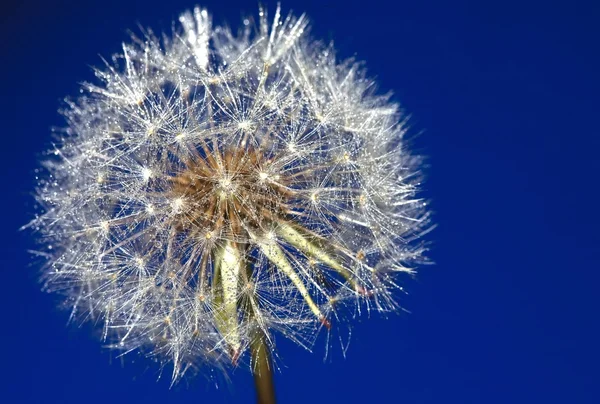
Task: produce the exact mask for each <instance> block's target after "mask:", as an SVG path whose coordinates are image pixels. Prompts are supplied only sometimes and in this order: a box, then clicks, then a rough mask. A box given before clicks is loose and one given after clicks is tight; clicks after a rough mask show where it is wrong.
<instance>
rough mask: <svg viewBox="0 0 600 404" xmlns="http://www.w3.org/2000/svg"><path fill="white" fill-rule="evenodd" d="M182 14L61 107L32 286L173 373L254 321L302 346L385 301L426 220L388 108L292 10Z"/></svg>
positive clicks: (257, 329) (257, 328) (249, 336)
mask: <svg viewBox="0 0 600 404" xmlns="http://www.w3.org/2000/svg"><path fill="white" fill-rule="evenodd" d="M179 22H180V24H181V27H180V28H176V29H175V31H174V32H173V34H172V35H163V36H162V37H161V39H158V37H156V36H155V35H154V34H153V33H152V32H151V31H147V32H145V33H144V36H143V37H142V38H137V37H133V38H132V43H131V44H125V45H124V46H123V52H122V53H121V54H118V55H115V56H114V57H113V59H112V61H110V62H106V67H105V69H103V70H97V71H96V76H97V77H98V83H96V84H91V83H87V84H84V86H83V90H82V91H83V93H84V94H83V95H82V96H81V97H80V98H78V99H77V100H75V101H70V100H69V101H67V106H66V108H65V109H64V111H63V114H64V115H65V117H66V118H67V123H68V126H67V128H66V130H65V131H64V132H61V133H59V134H58V139H57V141H56V143H55V144H56V146H54V148H53V149H52V150H51V153H50V156H49V157H48V158H47V159H46V161H45V162H44V169H43V170H40V174H39V176H38V177H39V184H38V190H37V199H38V201H39V204H40V207H41V212H40V214H39V215H38V216H37V217H36V219H35V220H33V221H32V223H31V224H30V226H31V227H32V228H35V229H36V230H38V231H39V233H40V235H41V237H40V238H41V242H42V245H43V247H44V250H43V251H41V252H40V255H41V256H43V257H45V258H47V265H46V270H45V276H44V279H45V282H46V283H45V284H46V287H47V289H48V290H52V291H58V292H61V293H63V294H64V295H65V296H66V302H67V304H68V305H69V306H70V307H71V308H72V313H73V314H72V315H73V317H74V318H82V319H95V320H96V321H100V322H101V323H103V324H104V328H103V339H104V340H106V341H107V342H108V343H109V344H110V346H112V347H114V348H116V349H120V350H125V351H126V352H130V351H136V352H144V353H147V354H148V355H149V356H151V357H153V358H156V360H157V361H160V362H161V363H162V364H165V363H172V364H173V379H174V380H177V379H179V378H180V377H181V376H182V375H183V374H184V373H185V372H186V371H187V370H188V369H191V368H194V369H195V368H198V367H201V366H202V365H204V364H206V363H209V364H210V365H211V366H213V367H214V366H216V367H218V368H223V369H225V368H227V367H228V366H230V365H231V364H237V363H239V360H240V358H243V357H244V353H245V352H246V351H247V350H248V348H249V347H250V346H251V344H252V342H253V339H254V338H256V335H261V336H266V339H267V341H268V343H269V344H271V348H274V345H273V344H274V339H273V336H274V335H275V334H279V335H283V336H285V337H286V338H289V339H291V340H293V341H295V342H297V343H298V344H299V345H301V346H303V347H305V348H307V349H311V347H312V345H313V343H314V340H315V337H316V336H317V335H318V334H319V332H321V331H322V330H323V329H325V331H326V332H327V333H332V332H338V331H339V330H343V329H345V328H346V327H348V324H347V322H346V320H347V319H351V318H353V317H355V316H358V315H360V314H362V313H363V312H364V311H367V312H391V311H396V310H398V308H399V307H398V305H397V303H396V296H395V291H396V290H398V289H402V288H401V287H400V286H399V284H398V282H399V278H398V277H397V274H398V273H412V271H413V268H414V266H415V265H416V264H418V263H422V262H424V261H425V259H424V258H423V252H424V251H425V247H424V244H423V243H422V242H420V241H418V239H420V237H421V236H422V235H423V234H424V233H425V232H426V231H427V230H428V229H429V228H430V227H431V225H430V222H429V218H428V213H427V210H426V204H425V202H424V201H423V200H421V199H420V198H418V197H417V196H416V194H417V191H418V188H419V183H420V174H419V165H420V159H419V158H418V157H417V156H414V155H412V154H410V153H409V152H408V150H407V148H406V144H405V142H404V140H403V136H404V133H405V131H406V128H405V126H406V125H405V123H406V121H405V119H404V118H403V116H402V114H401V113H400V111H399V109H398V106H397V105H395V104H393V103H390V102H389V97H388V96H382V95H377V94H376V93H375V91H374V90H373V82H372V81H370V80H369V79H367V78H366V77H365V76H364V73H363V69H362V68H361V66H360V64H358V63H356V62H354V61H352V60H348V61H343V62H339V61H336V59H335V56H334V52H333V48H332V47H331V46H330V45H324V44H322V43H320V42H317V41H313V40H310V39H309V38H308V37H307V36H306V34H305V31H306V29H307V22H306V18H305V17H304V16H301V17H299V18H296V17H294V16H293V15H289V16H287V17H286V18H282V16H281V14H280V10H279V8H278V9H277V10H276V12H275V15H274V17H273V19H272V20H271V21H269V20H267V15H266V12H265V11H264V10H262V9H261V10H260V13H259V18H258V21H256V22H255V21H254V20H253V19H246V20H244V24H243V28H242V29H241V30H240V31H239V32H238V33H237V34H233V33H232V32H231V31H230V30H229V29H228V28H225V27H213V25H212V22H211V18H210V15H209V14H208V13H207V12H206V11H205V10H201V9H199V8H196V9H195V10H194V11H193V12H187V13H184V14H183V15H182V16H181V17H180V19H179Z"/></svg>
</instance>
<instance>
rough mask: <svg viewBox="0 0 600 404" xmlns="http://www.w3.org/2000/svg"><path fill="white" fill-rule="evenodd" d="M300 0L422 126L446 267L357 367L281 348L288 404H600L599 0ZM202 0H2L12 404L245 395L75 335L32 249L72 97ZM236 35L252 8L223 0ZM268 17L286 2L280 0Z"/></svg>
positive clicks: (245, 381)
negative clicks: (106, 63)
mask: <svg viewBox="0 0 600 404" xmlns="http://www.w3.org/2000/svg"><path fill="white" fill-rule="evenodd" d="M560 3H561V2H552V1H543V2H539V3H535V2H533V1H512V0H503V1H483V2H481V1H463V0H455V1H398V2H391V1H390V2H384V1H380V0H369V1H365V2H338V3H336V2H331V1H299V0H295V1H292V0H288V1H285V2H284V4H283V8H284V11H286V12H287V11H288V10H289V9H290V8H291V9H293V10H295V11H296V12H302V11H306V12H307V13H308V15H309V17H311V20H312V21H313V30H312V33H313V35H314V36H316V37H319V38H323V39H326V40H329V39H333V40H334V41H335V43H336V47H337V49H338V51H339V54H340V56H342V57H349V56H353V55H354V54H356V55H357V56H358V58H359V59H363V60H366V61H367V65H368V68H369V72H370V74H371V75H372V76H376V77H377V79H378V81H379V84H380V87H381V88H382V89H383V90H384V91H385V90H388V89H392V90H393V91H394V93H395V99H396V100H397V101H400V102H401V103H402V104H403V105H404V107H405V108H406V109H407V110H408V111H409V112H411V113H412V115H413V121H412V122H413V125H414V130H415V132H414V133H415V134H416V133H418V132H421V131H422V134H421V135H420V136H417V137H416V138H415V140H414V146H415V149H416V150H418V151H419V152H420V153H423V154H426V155H427V156H429V160H428V161H429V163H430V165H431V166H430V167H429V168H428V170H427V173H428V181H427V182H426V190H425V194H426V195H427V196H428V197H430V198H432V200H433V203H432V207H433V209H434V210H435V211H436V214H435V221H436V222H437V223H438V225H439V227H438V228H437V229H436V230H435V231H434V232H433V233H431V234H430V235H429V237H430V238H431V239H432V240H433V241H434V246H433V250H432V252H431V257H432V259H433V260H434V261H435V262H436V265H435V266H429V267H425V268H422V270H421V272H420V274H419V275H418V277H417V279H416V281H407V283H406V285H405V286H406V289H407V290H408V291H409V292H410V295H409V296H406V297H404V298H403V300H402V302H403V305H404V307H405V308H406V309H408V310H409V311H410V312H411V314H401V315H398V316H391V317H390V318H389V319H387V320H384V319H380V318H374V319H371V320H364V321H362V322H360V323H358V324H357V325H356V328H355V330H354V333H353V338H352V343H351V345H350V350H349V353H348V357H347V359H343V358H342V357H341V355H340V354H339V349H338V350H337V351H336V354H335V355H334V357H333V360H332V361H330V362H328V363H325V364H324V363H323V354H324V349H323V344H318V345H317V348H316V352H315V353H314V354H309V353H307V352H305V351H303V350H301V349H300V348H296V347H294V346H292V345H291V344H287V343H282V344H280V355H281V356H282V358H283V364H284V368H283V372H282V373H280V374H277V376H276V382H277V388H278V395H279V398H280V402H281V403H307V402H311V403H317V402H352V403H354V402H378V403H533V402H535V403H592V402H594V403H598V402H600V395H599V392H598V389H599V387H598V380H599V379H598V376H599V372H598V366H599V363H600V362H599V359H600V356H599V350H598V341H600V338H599V337H600V335H599V332H598V309H599V308H600V305H599V304H598V299H597V295H598V292H597V290H598V285H599V282H598V281H599V280H600V276H599V274H598V271H599V270H600V266H599V265H598V264H599V262H598V261H599V260H598V252H599V245H600V238H599V237H598V231H599V229H600V227H599V224H600V223H599V220H598V219H599V218H598V210H599V208H600V203H599V202H600V201H599V200H598V199H599V198H598V196H599V194H600V193H599V191H598V186H599V182H598V176H599V174H600V163H599V161H600V159H599V158H598V156H599V147H600V141H599V135H600V134H599V130H598V127H599V126H598V122H599V120H598V108H599V107H600V102H599V94H600V80H599V79H598V74H600V63H599V52H598V41H599V39H600V29H599V28H598V21H599V19H600V13H599V12H598V8H597V7H598V6H597V5H596V4H595V3H597V2H594V1H589V2H577V1H568V2H563V4H560ZM193 4H194V3H193V2H184V1H178V0H169V1H151V0H146V1H136V2H128V1H124V0H122V1H113V0H107V1H102V2H96V1H93V2H88V1H85V2H80V3H77V2H72V3H65V2H54V3H53V4H46V3H45V2H42V1H38V2H34V1H22V2H12V3H11V2H10V1H9V2H4V3H3V5H2V6H1V9H0V55H1V56H0V59H1V62H0V93H1V96H0V103H1V105H0V116H1V119H0V137H1V140H0V153H1V158H0V174H1V175H2V178H1V181H2V182H1V184H2V191H1V194H2V197H1V198H0V206H1V208H2V212H3V216H2V219H1V222H0V223H1V226H0V227H1V231H2V234H1V243H0V246H1V248H2V253H1V254H0V261H1V267H0V271H1V275H0V309H1V314H0V324H1V331H0V349H1V351H0V352H1V361H0V364H1V366H0V368H1V369H2V372H3V375H2V376H1V377H0V386H1V392H0V401H2V402H7V403H21V402H22V403H38V402H39V403H54V402H56V403H134V402H143V403H154V402H160V403H168V402H173V403H202V402H213V403H243V402H251V401H252V400H253V399H254V393H253V390H252V380H251V376H250V375H249V373H248V372H247V370H246V369H238V370H237V371H235V372H234V373H233V375H232V376H231V377H232V383H230V384H227V383H224V384H222V385H221V386H220V388H219V389H218V390H217V389H215V388H214V386H213V385H212V384H211V383H210V382H207V381H206V380H205V379H203V378H196V379H193V380H189V381H184V382H183V383H181V384H179V385H177V386H176V387H174V388H173V389H171V390H169V374H168V372H166V373H165V377H163V378H162V379H161V380H159V381H158V382H156V379H157V377H158V369H157V367H156V366H155V365H154V364H153V363H150V362H148V361H145V360H140V359H135V357H132V358H134V359H135V362H134V363H131V361H127V363H126V364H125V365H124V366H122V364H121V362H120V361H119V360H118V359H111V358H112V356H111V354H110V353H108V352H106V351H103V350H102V349H101V348H100V343H99V342H98V341H97V340H96V339H95V338H94V337H92V331H91V328H92V327H90V326H84V327H81V328H78V327H76V326H69V327H67V326H65V323H66V321H67V313H65V312H63V311H61V310H58V309H57V308H56V297H55V296H52V295H48V294H45V293H42V292H40V290H39V289H40V288H39V284H38V283H37V278H38V268H36V267H35V266H32V264H31V257H30V256H29V255H28V254H27V253H26V250H27V248H31V247H32V241H31V236H30V235H29V234H27V233H24V232H18V228H19V227H20V226H21V225H23V224H24V223H26V222H27V221H28V220H29V219H30V218H31V213H32V198H31V195H30V194H31V190H32V188H33V186H34V179H33V170H34V168H35V167H36V166H37V161H38V158H39V155H40V154H41V153H42V152H43V151H44V150H45V148H46V147H48V144H49V141H50V127H51V126H60V125H62V124H63V121H62V118H61V117H60V116H59V115H58V114H57V113H56V110H57V108H58V107H59V106H60V105H61V99H62V98H63V96H66V95H75V94H76V93H77V91H78V84H77V83H78V82H80V81H84V80H87V79H91V78H92V73H91V70H90V68H89V66H90V65H100V64H101V62H100V58H99V56H98V55H99V54H100V55H104V56H109V55H111V54H112V53H114V52H117V51H119V47H120V43H121V41H123V40H127V34H126V30H127V29H130V28H131V29H134V30H135V29H136V23H137V22H139V23H141V24H142V25H144V26H148V25H150V26H152V27H153V28H154V29H155V30H157V31H159V30H161V29H165V30H168V29H170V22H171V20H172V19H174V18H176V17H177V16H178V14H179V13H180V12H181V11H183V10H185V9H187V8H191V7H192V6H193ZM203 5H204V6H206V7H207V8H208V9H209V10H210V11H211V12H212V13H213V15H214V17H215V20H216V21H217V22H223V21H228V22H230V23H231V24H232V25H237V24H239V23H240V21H241V15H242V12H243V14H248V13H254V14H255V13H256V12H257V11H256V10H257V7H256V3H255V2H254V1H249V2H248V1H245V2H237V1H232V0H227V1H224V0H221V1H212V0H211V1H208V0H207V1H205V2H204V3H203ZM269 6H270V10H271V14H272V11H273V9H274V4H273V3H270V4H269Z"/></svg>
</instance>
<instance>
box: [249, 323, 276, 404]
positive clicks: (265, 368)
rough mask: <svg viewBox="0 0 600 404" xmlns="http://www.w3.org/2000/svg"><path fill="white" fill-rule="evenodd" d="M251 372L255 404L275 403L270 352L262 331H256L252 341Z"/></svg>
mask: <svg viewBox="0 0 600 404" xmlns="http://www.w3.org/2000/svg"><path fill="white" fill-rule="evenodd" d="M250 350H251V355H252V372H253V373H254V386H255V387H256V403H257V404H275V402H276V401H275V385H274V384H273V368H272V364H271V354H270V353H269V348H268V346H267V344H265V337H264V334H263V333H262V331H260V332H258V333H257V335H256V336H255V338H254V339H253V341H252V344H251V347H250Z"/></svg>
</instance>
